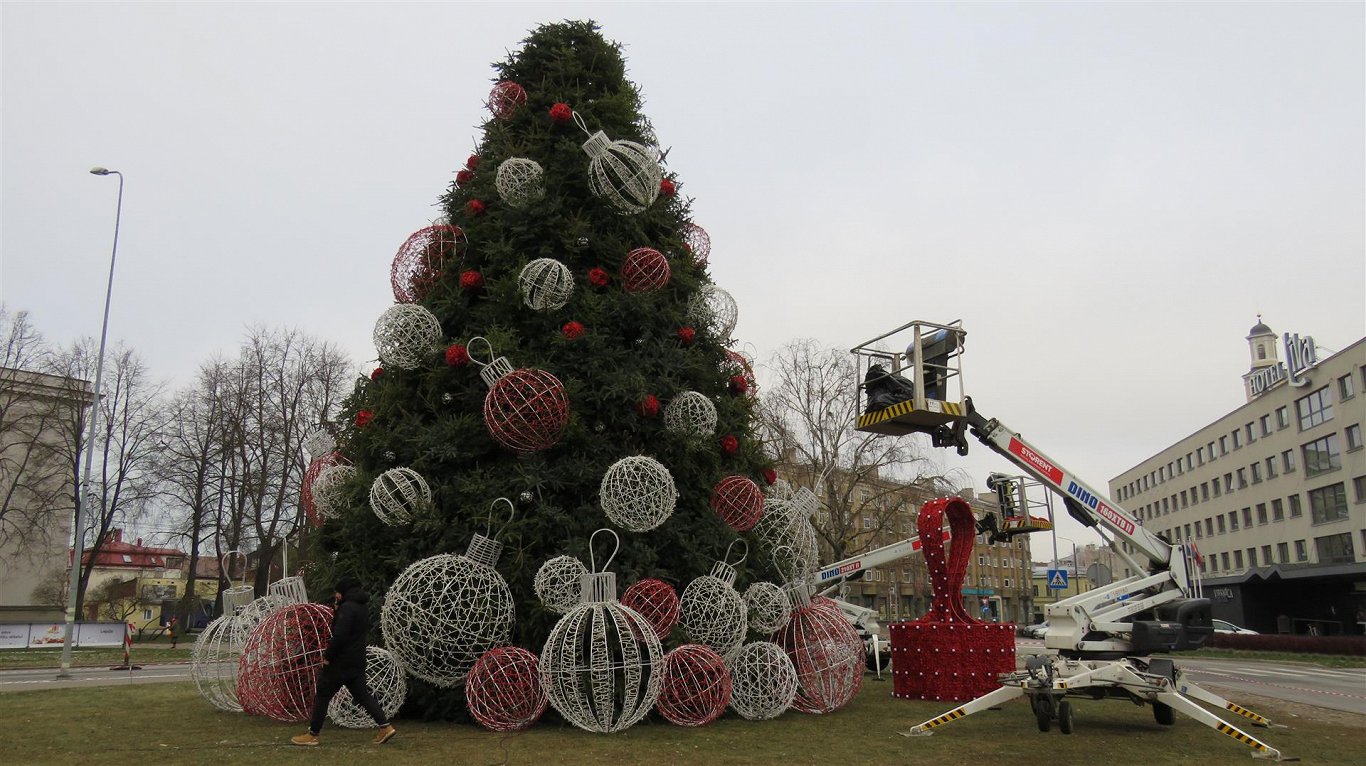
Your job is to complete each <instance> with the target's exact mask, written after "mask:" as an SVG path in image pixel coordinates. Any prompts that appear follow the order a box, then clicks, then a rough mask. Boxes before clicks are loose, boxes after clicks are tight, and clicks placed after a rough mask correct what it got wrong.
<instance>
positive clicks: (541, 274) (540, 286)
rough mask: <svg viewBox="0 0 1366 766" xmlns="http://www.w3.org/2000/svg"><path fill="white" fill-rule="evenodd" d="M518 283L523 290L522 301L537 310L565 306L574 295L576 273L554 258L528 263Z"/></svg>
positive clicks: (539, 259) (538, 259) (550, 309)
mask: <svg viewBox="0 0 1366 766" xmlns="http://www.w3.org/2000/svg"><path fill="white" fill-rule="evenodd" d="M517 285H518V287H520V288H521V290H522V302H523V303H525V304H526V305H527V308H531V309H535V310H536V311H554V310H555V309H559V308H564V305H565V304H566V303H568V302H569V299H570V297H572V296H573V295H574V275H573V274H572V273H570V271H569V267H568V266H566V265H564V264H563V263H560V262H559V261H557V260H555V259H554V258H537V259H536V260H534V261H532V262H531V263H528V264H527V265H526V266H524V267H523V268H522V273H521V275H520V276H518V277H517Z"/></svg>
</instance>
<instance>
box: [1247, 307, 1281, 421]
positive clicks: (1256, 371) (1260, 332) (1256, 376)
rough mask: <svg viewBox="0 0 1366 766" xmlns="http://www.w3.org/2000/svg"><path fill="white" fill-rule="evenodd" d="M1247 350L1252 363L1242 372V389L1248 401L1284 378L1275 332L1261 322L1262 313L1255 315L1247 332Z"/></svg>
mask: <svg viewBox="0 0 1366 766" xmlns="http://www.w3.org/2000/svg"><path fill="white" fill-rule="evenodd" d="M1247 350H1248V354H1250V355H1251V357H1252V364H1251V366H1250V367H1249V369H1248V371H1247V372H1245V373H1243V389H1244V392H1245V393H1246V394H1247V400H1248V401H1249V402H1250V401H1252V400H1253V399H1255V398H1257V397H1258V396H1259V395H1261V393H1262V392H1263V391H1265V390H1266V389H1268V388H1270V387H1272V386H1273V385H1275V384H1277V383H1280V382H1281V381H1282V380H1284V379H1285V368H1284V367H1282V366H1281V360H1280V358H1279V357H1278V356H1277V355H1276V333H1275V331H1274V330H1272V329H1271V328H1270V327H1267V326H1266V325H1265V324H1263V323H1262V315H1261V314H1258V315H1257V324H1255V325H1253V326H1252V329H1251V330H1248V333H1247Z"/></svg>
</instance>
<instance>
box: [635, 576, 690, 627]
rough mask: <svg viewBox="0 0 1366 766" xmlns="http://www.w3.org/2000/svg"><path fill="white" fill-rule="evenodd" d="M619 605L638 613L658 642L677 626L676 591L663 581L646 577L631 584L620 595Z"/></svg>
mask: <svg viewBox="0 0 1366 766" xmlns="http://www.w3.org/2000/svg"><path fill="white" fill-rule="evenodd" d="M621 605H622V606H629V607H631V608H632V609H634V610H636V611H637V612H639V613H640V616H641V617H644V618H645V620H646V622H648V623H650V627H652V628H654V629H655V635H656V636H659V640H660V641H663V640H664V639H666V638H668V636H669V633H670V632H671V631H672V630H673V629H674V626H675V625H677V624H678V614H679V605H678V591H676V590H674V586H672V585H670V584H668V583H666V582H664V581H663V580H656V579H655V578H653V577H646V578H645V579H643V580H640V581H638V582H636V583H634V584H632V585H631V587H629V588H627V589H626V592H625V593H623V594H621Z"/></svg>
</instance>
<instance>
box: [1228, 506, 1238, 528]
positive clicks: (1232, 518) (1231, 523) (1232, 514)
mask: <svg viewBox="0 0 1366 766" xmlns="http://www.w3.org/2000/svg"><path fill="white" fill-rule="evenodd" d="M1228 528H1229V531H1230V532H1237V531H1238V512H1237V511H1229V512H1228Z"/></svg>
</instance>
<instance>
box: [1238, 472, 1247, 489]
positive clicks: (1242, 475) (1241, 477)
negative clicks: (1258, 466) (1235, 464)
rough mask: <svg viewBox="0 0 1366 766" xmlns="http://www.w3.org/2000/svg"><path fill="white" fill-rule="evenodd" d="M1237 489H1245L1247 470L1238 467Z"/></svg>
mask: <svg viewBox="0 0 1366 766" xmlns="http://www.w3.org/2000/svg"><path fill="white" fill-rule="evenodd" d="M1238 489H1247V470H1246V469H1243V468H1239V469H1238Z"/></svg>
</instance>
